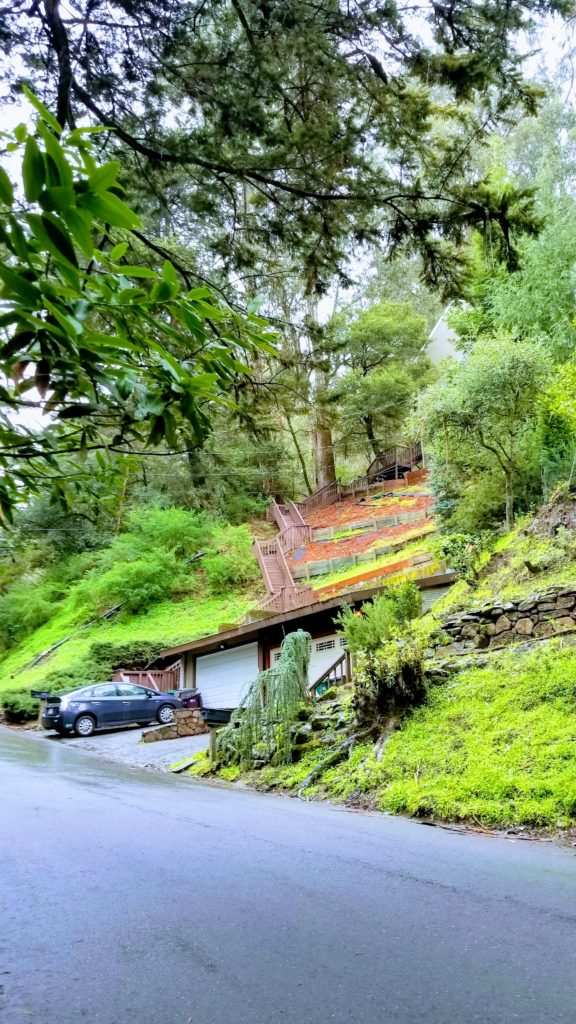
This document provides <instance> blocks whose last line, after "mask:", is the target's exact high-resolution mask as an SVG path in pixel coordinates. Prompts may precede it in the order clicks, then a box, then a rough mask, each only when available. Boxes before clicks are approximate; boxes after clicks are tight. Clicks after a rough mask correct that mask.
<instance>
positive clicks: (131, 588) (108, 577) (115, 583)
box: [76, 550, 183, 612]
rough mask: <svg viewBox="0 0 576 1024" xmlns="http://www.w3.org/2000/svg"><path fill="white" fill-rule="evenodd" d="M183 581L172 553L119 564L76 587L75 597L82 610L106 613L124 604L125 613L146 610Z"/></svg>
mask: <svg viewBox="0 0 576 1024" xmlns="http://www.w3.org/2000/svg"><path fill="white" fill-rule="evenodd" d="M182 580H183V572H182V566H181V563H180V562H179V560H178V559H177V558H176V556H175V555H174V554H173V552H171V551H161V550H160V551H156V552H155V553H154V555H152V554H150V555H146V557H142V558H134V559H133V560H132V561H130V562H127V563H122V562H120V563H118V564H117V565H114V566H112V567H111V568H110V569H107V570H106V572H103V573H96V572H93V573H91V574H90V575H89V576H88V577H87V578H86V580H85V581H84V582H83V583H81V584H79V586H78V588H77V590H76V595H77V600H78V603H79V605H80V606H81V607H83V608H86V609H92V610H93V611H99V612H103V611H107V610H108V609H109V608H113V607H115V606H116V605H118V604H123V606H124V610H125V611H127V612H137V611H140V610H141V609H143V608H147V607H148V606H149V605H150V604H152V603H153V602H154V601H161V600H162V599H163V598H166V597H168V595H169V594H172V593H174V591H175V590H177V588H178V585H179V583H180V582H181V581H182Z"/></svg>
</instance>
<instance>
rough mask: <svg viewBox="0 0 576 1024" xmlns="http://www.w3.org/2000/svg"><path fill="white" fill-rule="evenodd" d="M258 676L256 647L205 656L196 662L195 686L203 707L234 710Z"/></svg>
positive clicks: (249, 645)
mask: <svg viewBox="0 0 576 1024" xmlns="http://www.w3.org/2000/svg"><path fill="white" fill-rule="evenodd" d="M257 675H258V644H246V645H245V646H244V647H235V648H233V649H232V650H230V651H217V653H216V654H205V655H204V656H203V657H202V658H198V659H197V661H196V686H197V687H198V689H199V690H200V693H201V694H202V703H203V705H204V707H205V708H237V707H238V705H239V703H240V701H241V699H242V697H243V696H244V694H245V692H246V690H247V688H248V684H249V683H251V682H252V680H253V679H255V678H256V676H257Z"/></svg>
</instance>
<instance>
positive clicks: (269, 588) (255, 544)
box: [252, 537, 274, 594]
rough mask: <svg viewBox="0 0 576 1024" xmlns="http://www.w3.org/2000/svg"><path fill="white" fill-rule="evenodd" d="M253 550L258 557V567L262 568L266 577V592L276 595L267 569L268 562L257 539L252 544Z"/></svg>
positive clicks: (261, 570)
mask: <svg viewBox="0 0 576 1024" xmlns="http://www.w3.org/2000/svg"><path fill="white" fill-rule="evenodd" d="M252 550H253V552H254V554H255V555H256V559H257V561H258V565H259V566H260V572H261V573H262V576H263V577H264V584H265V586H266V590H267V591H268V593H269V594H273V593H274V587H273V586H272V580H271V579H270V574H269V572H268V569H267V567H266V562H265V561H264V554H263V551H262V547H261V545H260V541H259V540H258V538H257V537H255V538H254V541H253V544H252Z"/></svg>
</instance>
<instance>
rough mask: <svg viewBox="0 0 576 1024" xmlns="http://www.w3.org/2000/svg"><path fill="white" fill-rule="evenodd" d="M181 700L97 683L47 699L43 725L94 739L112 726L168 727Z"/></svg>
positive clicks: (123, 685) (141, 689)
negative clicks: (100, 730)
mask: <svg viewBox="0 0 576 1024" xmlns="http://www.w3.org/2000/svg"><path fill="white" fill-rule="evenodd" d="M181 707H183V704H182V701H181V700H180V699H179V698H178V697H175V696H174V695H173V694H167V693H160V691H159V690H151V689H148V688H147V687H146V686H137V685H136V684H135V683H96V684H95V685H93V686H83V687H82V689H81V690H73V691H72V693H67V694H65V695H64V696H61V697H47V698H46V701H45V704H44V709H43V711H42V725H43V726H44V728H45V729H55V730H56V732H59V733H60V735H61V736H65V735H70V734H71V733H75V734H76V736H91V735H92V733H93V732H94V730H95V729H107V728H108V727H109V726H113V725H134V724H138V725H149V724H150V723H151V722H159V723H160V724H161V725H167V724H168V723H169V722H171V721H172V719H173V718H174V712H175V711H176V710H177V708H181Z"/></svg>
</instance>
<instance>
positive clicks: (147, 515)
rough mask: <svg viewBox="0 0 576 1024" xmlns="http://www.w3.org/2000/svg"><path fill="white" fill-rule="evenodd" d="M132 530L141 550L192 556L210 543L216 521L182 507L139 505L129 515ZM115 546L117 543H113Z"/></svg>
mask: <svg viewBox="0 0 576 1024" xmlns="http://www.w3.org/2000/svg"><path fill="white" fill-rule="evenodd" d="M128 527H129V533H132V534H133V535H134V537H135V538H137V546H138V550H139V551H142V547H143V546H145V547H148V548H150V549H151V550H153V551H157V550H158V548H162V549H164V550H166V551H173V552H174V554H175V555H179V556H181V557H184V558H186V557H189V556H190V555H194V554H196V552H197V551H199V550H201V549H202V548H204V547H206V546H207V545H208V544H209V543H210V539H211V536H212V532H213V530H214V523H213V522H211V521H210V519H209V518H208V516H207V515H206V514H205V513H203V512H187V511H186V510H185V509H182V508H138V509H134V510H133V511H132V512H131V513H130V515H129V516H128ZM112 546H114V545H112Z"/></svg>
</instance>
